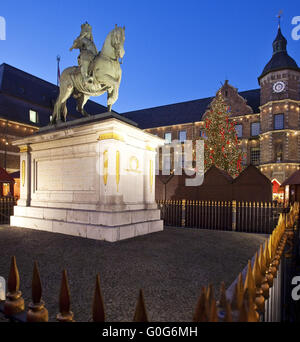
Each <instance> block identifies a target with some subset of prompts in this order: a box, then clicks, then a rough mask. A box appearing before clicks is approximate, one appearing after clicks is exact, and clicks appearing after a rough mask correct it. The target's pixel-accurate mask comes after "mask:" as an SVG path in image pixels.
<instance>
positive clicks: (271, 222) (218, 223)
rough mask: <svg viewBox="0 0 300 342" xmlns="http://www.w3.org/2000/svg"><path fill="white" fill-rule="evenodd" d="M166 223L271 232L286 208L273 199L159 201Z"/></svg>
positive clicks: (250, 231) (190, 226) (167, 224)
mask: <svg viewBox="0 0 300 342" xmlns="http://www.w3.org/2000/svg"><path fill="white" fill-rule="evenodd" d="M157 204H158V207H159V208H160V210H161V219H162V220H163V221H164V224H165V225H166V226H173V227H188V228H202V229H216V230H236V231H239V232H249V233H264V234H270V233H271V232H272V231H273V229H274V228H275V226H276V222H277V220H278V217H279V214H280V212H281V211H282V209H283V207H282V206H281V205H274V204H273V203H271V202H264V203H263V202H236V201H224V202H220V201H185V200H177V201H175V200H165V201H164V200H159V201H157Z"/></svg>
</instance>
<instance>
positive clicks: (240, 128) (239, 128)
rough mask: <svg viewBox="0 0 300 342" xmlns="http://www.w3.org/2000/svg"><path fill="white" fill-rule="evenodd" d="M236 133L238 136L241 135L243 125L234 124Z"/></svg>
mask: <svg viewBox="0 0 300 342" xmlns="http://www.w3.org/2000/svg"><path fill="white" fill-rule="evenodd" d="M235 130H236V135H237V137H238V138H241V137H242V136H243V125H235Z"/></svg>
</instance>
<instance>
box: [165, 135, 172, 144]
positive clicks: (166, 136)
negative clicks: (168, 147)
mask: <svg viewBox="0 0 300 342" xmlns="http://www.w3.org/2000/svg"><path fill="white" fill-rule="evenodd" d="M165 141H166V143H167V144H171V142H172V133H165Z"/></svg>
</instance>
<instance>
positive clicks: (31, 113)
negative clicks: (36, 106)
mask: <svg viewBox="0 0 300 342" xmlns="http://www.w3.org/2000/svg"><path fill="white" fill-rule="evenodd" d="M29 120H30V121H31V122H34V123H37V122H38V113H37V112H36V111H35V110H32V109H30V110H29Z"/></svg>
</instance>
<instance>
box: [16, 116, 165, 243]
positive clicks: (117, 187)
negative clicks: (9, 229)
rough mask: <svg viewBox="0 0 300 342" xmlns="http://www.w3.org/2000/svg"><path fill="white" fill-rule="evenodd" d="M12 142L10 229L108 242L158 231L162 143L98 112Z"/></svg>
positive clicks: (130, 123)
mask: <svg viewBox="0 0 300 342" xmlns="http://www.w3.org/2000/svg"><path fill="white" fill-rule="evenodd" d="M13 144H14V145H16V146H18V147H19V148H20V168H21V172H20V173H21V174H20V199H19V201H18V205H17V206H15V208H14V216H11V221H10V224H11V226H16V227H24V228H31V229H38V230H45V231H50V232H54V233H62V234H69V235H74V236H80V237H86V238H91V239H97V240H106V241H111V242H114V241H118V240H122V239H127V238H132V237H135V236H138V235H144V234H148V233H152V232H157V231H161V230H163V221H162V220H160V211H159V210H158V209H157V205H156V203H155V159H156V149H157V147H158V146H160V145H163V144H164V140H162V139H160V138H158V137H156V136H154V135H151V134H148V133H145V132H143V131H142V130H140V129H139V128H137V127H135V125H134V123H133V122H131V121H129V120H127V119H124V118H122V117H121V116H120V115H117V114H114V113H105V114H99V115H95V116H93V117H88V118H83V119H78V120H74V121H71V122H68V123H59V124H57V125H55V126H49V127H47V128H42V129H40V131H39V132H38V133H36V134H33V135H31V136H28V137H26V138H22V139H20V140H17V141H15V142H14V143H13Z"/></svg>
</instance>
